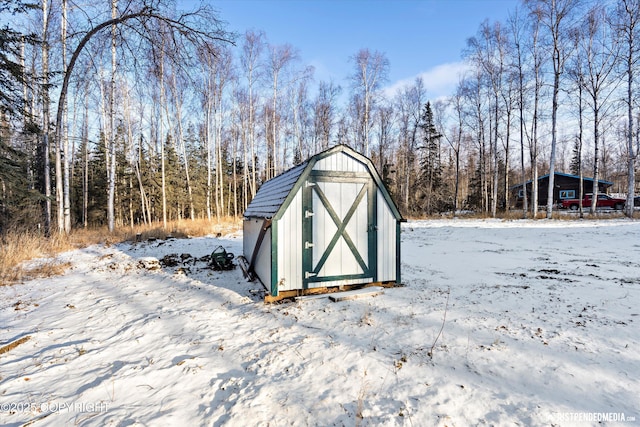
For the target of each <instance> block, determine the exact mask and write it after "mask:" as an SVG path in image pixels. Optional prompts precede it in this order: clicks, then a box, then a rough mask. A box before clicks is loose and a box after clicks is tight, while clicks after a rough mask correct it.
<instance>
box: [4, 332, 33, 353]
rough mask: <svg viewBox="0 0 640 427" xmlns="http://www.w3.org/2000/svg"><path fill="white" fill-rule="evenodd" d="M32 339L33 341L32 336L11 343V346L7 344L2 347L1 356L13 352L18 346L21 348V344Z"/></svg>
mask: <svg viewBox="0 0 640 427" xmlns="http://www.w3.org/2000/svg"><path fill="white" fill-rule="evenodd" d="M30 339H31V335H27V336H26V337H22V338H20V339H19V340H17V341H14V342H12V343H9V344H7V345H5V346H2V347H0V354H4V353H8V352H9V351H11V350H13V349H14V348H16V347H17V346H19V345H20V344H24V343H26V342H27V341H29V340H30Z"/></svg>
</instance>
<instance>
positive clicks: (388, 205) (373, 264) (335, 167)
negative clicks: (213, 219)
mask: <svg viewBox="0 0 640 427" xmlns="http://www.w3.org/2000/svg"><path fill="white" fill-rule="evenodd" d="M401 221H402V216H401V215H400V212H399V211H398V208H397V207H396V205H395V203H394V202H393V200H392V199H391V196H390V195H389V192H388V191H387V189H386V188H385V186H384V184H383V183H382V179H381V178H380V175H379V174H378V172H377V171H376V169H375V167H374V166H373V164H372V163H371V160H369V159H368V158H367V157H365V156H363V155H362V154H359V153H358V152H356V151H354V150H353V149H351V148H349V147H347V146H345V145H338V146H335V147H333V148H330V149H328V150H326V151H324V152H322V153H319V154H316V155H315V156H313V157H311V158H309V159H308V160H307V161H305V162H304V163H302V164H300V165H298V166H296V167H294V168H292V169H289V170H288V171H286V172H284V173H283V174H281V175H279V176H277V177H275V178H273V179H271V180H269V181H267V182H265V183H264V184H263V185H262V186H261V187H260V189H259V191H258V193H257V194H256V196H255V197H254V199H253V200H252V201H251V203H250V204H249V206H248V207H247V210H246V212H245V213H244V225H243V229H244V234H243V236H244V237H243V253H244V257H245V258H246V260H247V262H248V264H249V266H248V269H249V271H250V272H251V273H252V274H253V275H255V276H257V277H258V278H259V279H260V281H261V282H262V284H263V285H264V286H265V288H266V289H267V292H268V294H269V295H270V298H271V299H278V298H283V297H288V296H296V295H304V294H307V293H314V292H319V291H320V292H321V291H323V290H326V289H328V288H331V287H340V288H341V289H344V288H348V287H351V286H354V285H363V284H368V283H396V284H399V283H400V222H401ZM268 298H269V297H268ZM268 298H267V299H268Z"/></svg>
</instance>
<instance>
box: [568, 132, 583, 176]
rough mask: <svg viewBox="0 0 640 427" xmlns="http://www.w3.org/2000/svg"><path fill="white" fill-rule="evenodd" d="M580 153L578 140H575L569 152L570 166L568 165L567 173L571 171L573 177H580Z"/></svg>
mask: <svg viewBox="0 0 640 427" xmlns="http://www.w3.org/2000/svg"><path fill="white" fill-rule="evenodd" d="M580 151H581V150H580V140H579V138H576V140H575V141H574V143H573V151H572V152H571V164H570V165H569V171H571V173H572V174H573V175H580V163H581V155H580Z"/></svg>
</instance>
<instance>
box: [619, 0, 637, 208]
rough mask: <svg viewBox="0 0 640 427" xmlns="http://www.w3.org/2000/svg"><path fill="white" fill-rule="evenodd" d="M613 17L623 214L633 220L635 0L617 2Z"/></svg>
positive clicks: (635, 155) (634, 180)
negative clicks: (620, 100)
mask: <svg viewBox="0 0 640 427" xmlns="http://www.w3.org/2000/svg"><path fill="white" fill-rule="evenodd" d="M614 13H615V15H614V22H613V25H614V28H615V30H616V31H617V33H618V34H619V35H620V36H621V39H622V40H621V43H623V44H624V54H623V55H621V58H620V60H621V62H622V63H623V67H624V75H626V82H625V83H626V93H625V100H624V102H625V104H626V107H627V134H626V139H627V203H626V206H625V213H626V215H627V216H628V217H630V218H631V217H633V208H634V195H635V182H636V178H635V177H636V175H635V164H636V159H637V157H638V149H637V148H634V129H635V126H634V125H635V123H634V118H633V107H634V101H635V98H636V97H637V96H636V93H637V89H636V87H635V85H636V81H635V70H636V67H637V65H638V61H639V59H640V52H639V49H640V45H639V44H638V31H639V30H640V2H639V1H638V0H619V1H618V2H617V5H616V9H615V12H614Z"/></svg>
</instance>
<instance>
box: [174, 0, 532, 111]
mask: <svg viewBox="0 0 640 427" xmlns="http://www.w3.org/2000/svg"><path fill="white" fill-rule="evenodd" d="M184 3H189V1H188V0H185V2H184ZM211 4H212V5H213V7H214V8H215V9H217V10H218V11H219V12H220V18H221V19H222V20H224V21H226V22H227V23H228V29H229V30H231V31H236V32H238V33H244V32H245V31H246V30H249V29H252V30H263V31H264V32H265V34H266V36H267V40H268V42H269V43H271V44H276V45H280V44H285V43H289V44H291V45H292V46H293V47H295V48H296V49H298V51H299V54H300V57H301V64H304V65H313V66H314V67H315V80H316V81H320V80H325V81H328V80H330V79H332V80H333V81H334V82H335V83H337V84H340V85H342V86H343V87H346V86H347V80H346V79H347V77H348V75H349V74H350V73H351V72H352V70H353V64H352V63H350V62H349V58H350V57H351V56H353V55H354V54H355V53H357V52H358V51H359V50H360V49H362V48H368V49H369V50H371V51H376V50H377V51H380V52H383V53H385V55H386V57H387V58H388V59H389V63H390V70H389V71H390V72H389V81H388V82H387V86H388V87H397V85H398V84H401V82H412V81H413V80H414V79H415V77H417V76H418V75H423V77H424V79H425V84H426V87H427V92H428V96H429V97H430V98H436V97H439V96H444V95H448V94H450V93H451V92H452V90H453V88H454V87H455V84H456V83H457V81H458V77H457V76H458V71H459V70H460V69H461V67H462V65H461V54H462V51H463V49H464V48H465V46H466V40H467V39H468V38H469V37H471V36H473V35H475V34H476V31H477V30H478V27H479V26H480V24H481V23H482V21H484V20H485V19H488V20H489V21H490V22H494V21H501V22H505V21H506V19H507V17H508V15H509V13H510V12H513V11H514V10H515V8H516V6H518V5H519V4H520V2H519V1H517V0H212V2H211Z"/></svg>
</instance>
